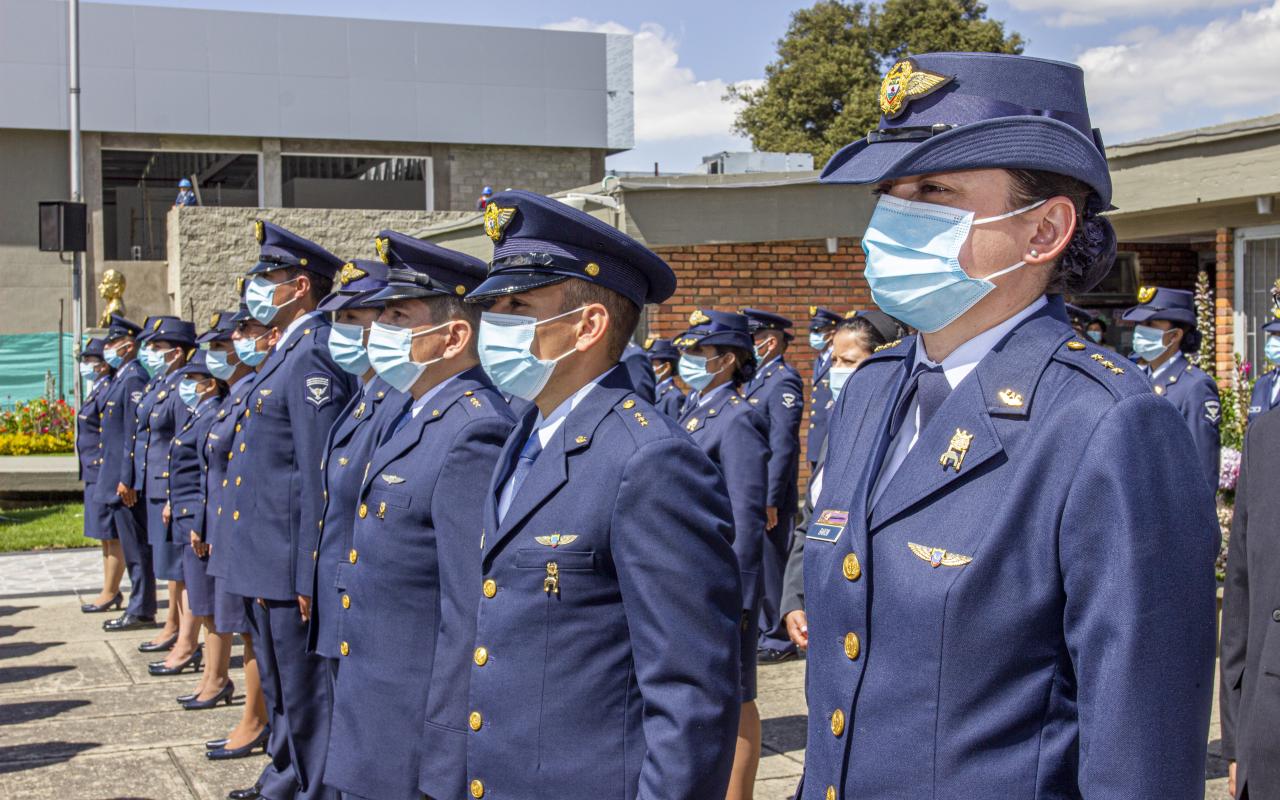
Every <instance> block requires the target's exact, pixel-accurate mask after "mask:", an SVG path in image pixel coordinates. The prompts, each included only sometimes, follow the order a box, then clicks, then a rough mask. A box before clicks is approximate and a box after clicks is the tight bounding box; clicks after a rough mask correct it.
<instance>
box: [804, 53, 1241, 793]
mask: <svg viewBox="0 0 1280 800" xmlns="http://www.w3.org/2000/svg"><path fill="white" fill-rule="evenodd" d="M879 100H880V109H881V111H882V118H881V120H880V123H879V125H878V126H877V129H876V130H873V131H871V133H870V134H869V135H868V136H867V137H865V138H863V139H859V140H858V141H857V142H855V143H853V144H851V145H849V146H847V147H845V148H844V149H843V150H841V151H840V152H838V153H837V154H836V155H835V156H834V157H832V159H831V161H830V162H829V163H828V164H827V166H826V168H825V169H824V171H823V177H822V180H824V181H825V182H829V183H853V184H869V185H872V186H875V187H876V188H877V189H878V190H879V193H880V197H879V199H878V201H877V203H876V209H875V212H874V213H873V214H872V217H871V221H870V223H869V225H868V227H867V230H866V231H865V233H864V234H863V236H862V246H863V249H864V250H865V252H866V253H867V259H866V270H865V275H866V278H867V282H868V284H869V286H870V290H871V296H872V298H873V299H874V300H875V302H876V304H877V305H878V306H879V307H880V308H881V309H882V310H883V311H885V312H886V313H888V314H890V315H891V316H893V317H894V318H896V319H898V320H900V321H901V322H902V323H904V324H906V325H908V326H910V327H912V328H915V329H916V330H918V331H921V335H919V336H911V337H908V338H906V339H903V340H902V341H901V342H900V343H897V344H894V345H890V346H887V347H883V348H882V349H881V350H880V351H879V352H877V353H874V354H873V355H872V356H871V357H870V358H868V359H866V360H864V361H863V362H862V363H861V364H860V365H859V366H858V371H857V374H856V376H855V377H854V378H853V379H851V380H849V381H848V382H847V383H846V384H845V385H844V387H843V389H842V390H841V393H840V401H839V404H838V405H837V407H836V415H835V418H834V419H833V420H832V425H831V438H830V442H829V446H828V451H827V452H828V454H827V461H826V465H825V470H824V477H823V486H822V490H821V493H820V495H819V498H818V502H817V503H816V504H815V505H814V511H815V518H814V520H813V522H812V523H811V524H810V525H809V527H808V530H807V533H806V535H807V537H808V539H807V542H806V546H805V551H804V588H805V591H804V598H805V611H806V614H807V616H808V625H809V672H808V685H807V695H808V703H809V735H808V744H807V747H806V751H805V772H804V778H803V781H802V785H801V790H800V794H799V796H800V797H801V798H802V800H837V798H864V797H911V798H915V797H940V796H946V797H956V798H972V797H989V796H992V795H993V794H1004V795H1010V796H1017V797H1024V798H1045V799H1046V800H1047V798H1116V799H1117V800H1119V798H1138V797H1142V798H1156V797H1159V798H1163V799H1167V800H1191V798H1200V797H1202V796H1203V794H1204V761H1205V741H1206V737H1207V733H1208V731H1207V728H1208V721H1209V707H1210V700H1211V697H1210V695H1211V692H1212V687H1213V662H1214V646H1215V639H1216V637H1215V609H1214V607H1215V601H1214V580H1213V571H1212V568H1211V565H1212V563H1213V559H1214V556H1215V554H1216V550H1217V538H1218V533H1217V528H1218V525H1217V519H1216V514H1215V512H1214V498H1213V493H1212V492H1211V491H1210V489H1209V487H1208V486H1207V485H1206V484H1205V482H1204V480H1203V479H1202V478H1201V477H1200V476H1199V475H1198V474H1197V471H1196V470H1195V469H1194V468H1189V467H1188V464H1189V463H1193V462H1194V461H1195V453H1196V450H1195V445H1194V443H1193V442H1192V440H1191V437H1190V435H1189V434H1188V432H1187V428H1186V426H1185V425H1184V424H1183V423H1182V420H1181V419H1180V418H1179V416H1178V414H1177V412H1176V411H1175V409H1174V408H1173V406H1172V405H1170V404H1169V403H1167V402H1165V401H1164V400H1163V399H1162V398H1160V397H1158V396H1157V395H1156V394H1155V393H1154V392H1152V391H1151V387H1150V384H1149V383H1148V382H1147V380H1146V379H1145V378H1144V377H1143V376H1142V375H1141V374H1140V373H1139V372H1138V370H1136V369H1134V368H1133V367H1132V365H1130V364H1128V363H1127V362H1124V361H1123V360H1122V359H1120V358H1119V357H1117V356H1116V355H1115V354H1114V353H1112V352H1110V351H1107V350H1103V349H1101V348H1099V347H1097V346H1095V345H1093V344H1090V343H1088V342H1086V341H1085V340H1083V339H1082V338H1080V337H1077V336H1076V335H1075V333H1074V332H1073V331H1072V329H1071V327H1070V325H1069V324H1068V323H1067V322H1066V312H1065V308H1064V305H1063V302H1062V298H1061V293H1071V294H1080V293H1085V292H1088V291H1089V290H1090V289H1092V288H1093V287H1094V286H1096V285H1097V284H1098V282H1099V281H1101V280H1102V279H1103V278H1104V277H1105V276H1106V273H1107V272H1108V271H1109V270H1110V268H1111V266H1112V264H1113V262H1114V255H1115V242H1116V239H1115V232H1114V231H1113V229H1112V228H1111V224H1110V222H1108V221H1107V219H1106V217H1104V216H1102V215H1101V212H1102V211H1104V210H1105V209H1107V208H1108V207H1109V206H1110V204H1111V181H1110V177H1109V174H1108V172H1107V164H1106V156H1105V150H1104V149H1103V146H1102V142H1101V136H1100V135H1099V134H1098V133H1097V132H1095V131H1094V129H1093V128H1092V127H1091V126H1090V123H1089V114H1088V108H1087V106H1086V104H1085V100H1084V74H1083V72H1082V71H1081V70H1080V68H1079V67H1076V66H1075V65H1072V64H1066V63H1060V62H1054V61H1047V60H1044V59H1036V58H1027V57H1022V56H1009V55H994V54H986V53H933V54H922V55H918V56H913V57H911V58H909V59H903V60H901V61H899V62H898V63H897V64H895V65H894V66H893V68H892V69H891V70H890V71H889V73H888V75H887V76H886V78H885V80H884V82H883V84H882V86H881V91H880V97H879Z"/></svg>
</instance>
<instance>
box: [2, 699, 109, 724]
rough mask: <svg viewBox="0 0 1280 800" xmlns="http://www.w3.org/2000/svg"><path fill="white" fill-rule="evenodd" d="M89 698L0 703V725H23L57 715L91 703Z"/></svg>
mask: <svg viewBox="0 0 1280 800" xmlns="http://www.w3.org/2000/svg"><path fill="white" fill-rule="evenodd" d="M89 704H90V703H89V701H88V700H39V701H33V702H30V703H8V704H6V705H0V725H21V724H22V723H24V722H32V721H34V720H38V719H48V718H49V717H56V716H58V715H59V714H61V713H63V712H64V711H71V710H73V709H77V708H83V707H84V706H87V705H89Z"/></svg>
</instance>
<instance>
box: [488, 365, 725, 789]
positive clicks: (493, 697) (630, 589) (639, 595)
mask: <svg viewBox="0 0 1280 800" xmlns="http://www.w3.org/2000/svg"><path fill="white" fill-rule="evenodd" d="M536 418H537V414H536V412H534V411H531V412H529V413H527V414H526V415H525V416H524V417H523V419H521V421H520V425H519V426H518V427H517V428H516V430H515V431H514V432H513V433H512V435H511V437H510V438H509V439H508V440H507V443H506V446H505V448H504V450H503V454H502V457H501V458H500V459H499V462H498V463H499V466H498V468H497V469H496V470H495V471H494V480H493V482H492V483H491V484H490V487H489V492H488V495H487V496H486V498H485V504H484V505H485V522H484V527H483V529H482V540H481V542H482V544H483V548H482V552H483V561H482V570H483V576H482V578H483V581H484V582H483V583H482V586H481V588H482V596H481V598H480V601H479V604H478V616H477V622H476V647H475V651H474V653H473V658H472V666H471V683H470V691H469V703H468V709H469V713H470V714H472V715H474V716H472V717H470V718H469V719H468V725H469V727H470V729H471V731H472V732H471V733H469V735H468V737H467V742H468V744H467V780H468V786H469V790H470V791H471V793H472V796H473V797H481V796H483V797H486V798H490V799H491V800H494V799H495V798H496V800H502V799H503V798H530V797H555V798H561V800H575V798H581V800H602V799H607V800H631V799H632V798H644V799H645V800H658V799H659V798H662V800H707V799H708V798H718V797H722V796H723V795H724V792H725V788H726V786H727V783H728V776H729V769H730V767H731V765H732V762H733V754H734V742H735V740H736V737H737V727H738V713H739V709H740V701H739V699H738V660H739V659H738V649H739V648H738V622H739V614H740V613H741V612H740V609H741V607H742V600H741V588H740V587H739V582H738V566H737V560H736V559H735V557H734V553H733V549H732V546H731V542H730V540H731V538H732V536H733V521H732V520H733V517H732V511H731V508H730V506H729V499H728V493H727V491H726V489H725V485H724V479H723V478H722V477H721V475H720V471H719V470H718V469H716V467H715V465H714V464H712V463H711V460H710V459H708V458H707V456H706V455H705V454H704V453H703V452H702V451H701V450H699V449H698V447H697V445H695V444H694V443H693V442H692V441H691V440H690V439H689V436H688V434H686V433H685V432H684V431H682V430H681V429H680V428H678V427H677V426H676V423H675V421H674V420H671V419H670V418H668V417H667V416H666V415H664V414H662V413H661V412H659V411H658V410H657V409H655V408H654V407H653V406H652V405H650V404H648V403H645V402H644V401H643V400H641V399H639V398H638V397H637V396H636V394H635V392H634V391H633V390H632V388H631V383H630V380H629V378H628V377H627V375H626V371H625V367H615V368H614V369H612V370H610V371H609V372H608V373H606V374H605V375H604V376H602V377H601V379H600V381H599V383H598V384H597V385H596V386H595V387H594V388H593V389H591V391H590V392H588V393H587V394H586V395H585V396H584V397H583V398H582V399H581V401H580V402H579V403H578V405H577V407H576V408H574V409H573V410H572V411H570V412H569V414H568V415H567V416H566V417H565V419H564V420H563V423H562V424H561V425H560V427H559V428H558V429H557V430H556V431H555V433H554V435H553V436H552V438H551V440H550V442H549V443H548V444H547V445H546V447H545V448H544V449H543V450H542V452H541V454H540V455H539V456H538V457H537V460H536V461H534V463H533V466H532V469H530V471H529V473H528V477H527V478H526V479H525V481H524V483H523V485H522V487H521V489H520V490H519V491H518V492H516V493H515V495H514V496H513V498H512V500H511V504H510V507H509V509H508V510H507V513H506V514H505V515H504V516H503V518H502V521H501V522H500V523H499V522H498V513H497V502H498V498H499V496H500V493H501V490H502V487H503V486H504V485H505V484H506V482H507V479H508V477H509V476H510V475H511V473H512V471H513V470H514V468H515V466H516V459H517V457H518V455H519V454H520V451H521V450H522V449H523V447H524V444H525V442H526V441H527V439H528V437H529V436H530V434H531V433H532V432H533V429H534V424H535V421H536Z"/></svg>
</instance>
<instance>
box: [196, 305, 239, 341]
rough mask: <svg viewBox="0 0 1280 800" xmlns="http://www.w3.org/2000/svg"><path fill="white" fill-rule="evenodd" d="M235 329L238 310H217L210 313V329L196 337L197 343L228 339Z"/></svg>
mask: <svg viewBox="0 0 1280 800" xmlns="http://www.w3.org/2000/svg"><path fill="white" fill-rule="evenodd" d="M246 313H247V309H246ZM235 329H236V312H234V311H215V312H213V313H212V314H211V315H209V330H207V331H205V332H204V333H202V334H200V335H199V336H197V337H196V344H206V343H208V342H221V341H226V340H228V339H230V338H231V332H232V331H234V330H235Z"/></svg>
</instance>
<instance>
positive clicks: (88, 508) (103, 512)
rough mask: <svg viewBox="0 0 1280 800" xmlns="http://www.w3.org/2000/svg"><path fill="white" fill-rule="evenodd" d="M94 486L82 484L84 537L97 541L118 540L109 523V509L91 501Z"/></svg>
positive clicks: (103, 504) (92, 484)
mask: <svg viewBox="0 0 1280 800" xmlns="http://www.w3.org/2000/svg"><path fill="white" fill-rule="evenodd" d="M94 486H95V484H94V482H93V481H86V482H85V484H84V535H85V536H86V537H88V538H90V539H97V540H99V541H107V540H109V539H119V538H120V536H119V535H118V534H117V533H116V526H115V523H113V522H112V521H111V509H109V508H107V505H106V503H100V502H98V501H96V500H94V499H93V489H94Z"/></svg>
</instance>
